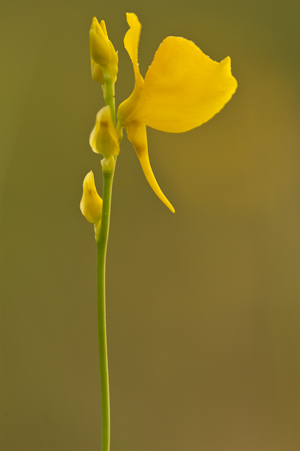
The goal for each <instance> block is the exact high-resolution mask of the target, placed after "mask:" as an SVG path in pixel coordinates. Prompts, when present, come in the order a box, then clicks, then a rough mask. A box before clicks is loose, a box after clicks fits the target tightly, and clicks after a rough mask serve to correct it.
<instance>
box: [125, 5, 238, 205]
mask: <svg viewBox="0 0 300 451" xmlns="http://www.w3.org/2000/svg"><path fill="white" fill-rule="evenodd" d="M127 22H128V25H129V27H130V28H129V30H128V31H127V33H126V35H125V38H124V45H125V48H126V50H127V52H128V54H129V56H130V59H131V61H132V64H133V70H134V76H135V86H134V90H133V92H132V94H131V95H130V96H129V98H128V99H127V100H125V101H124V102H123V103H122V104H121V105H120V106H119V109H118V125H117V130H118V132H119V134H121V133H122V128H123V127H126V130H127V136H128V139H129V141H130V142H131V143H132V144H133V146H134V148H135V150H136V153H137V155H138V158H139V160H140V162H141V165H142V169H143V171H144V174H145V176H146V179H147V180H148V182H149V184H150V186H151V187H152V189H153V190H154V192H155V193H156V194H157V196H158V197H159V198H160V199H161V200H162V202H164V204H165V205H166V206H167V207H168V208H169V209H170V210H171V211H172V212H174V211H175V210H174V208H173V206H172V205H171V204H170V202H169V201H168V200H167V198H166V197H165V196H164V194H163V193H162V191H161V189H160V187H159V185H158V183H157V181H156V179H155V177H154V174H153V172H152V169H151V166H150V162H149V157H148V146H147V134H146V126H147V125H148V126H149V127H152V128H154V129H156V130H161V131H164V132H170V133H181V132H186V131H188V130H191V129H193V128H195V127H199V125H201V124H203V123H205V122H207V121H208V120H209V119H211V118H212V117H213V116H214V115H215V114H216V113H218V112H219V111H220V110H221V109H222V108H223V107H224V105H225V104H226V103H227V102H228V101H229V100H230V99H231V97H232V95H233V94H234V92H235V90H236V88H237V82H236V80H235V78H234V77H233V76H232V74H231V68H230V58H229V57H227V58H225V59H224V60H223V61H221V62H220V63H217V62H215V61H213V60H212V59H210V58H209V57H208V56H206V55H205V54H204V53H203V52H202V51H201V50H200V49H199V48H198V47H197V46H196V45H195V44H194V43H193V42H191V41H188V40H187V39H184V38H180V37H173V36H170V37H168V38H166V39H165V40H164V41H163V42H162V43H161V45H160V47H159V48H158V50H157V52H156V54H155V57H154V60H153V62H152V64H151V66H150V67H149V69H148V71H147V74H146V77H145V80H143V77H142V76H141V74H140V71H139V66H138V45H139V39H140V33H141V24H140V22H139V20H138V18H137V16H136V15H135V14H133V13H127Z"/></svg>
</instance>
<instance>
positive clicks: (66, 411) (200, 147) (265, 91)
mask: <svg viewBox="0 0 300 451" xmlns="http://www.w3.org/2000/svg"><path fill="white" fill-rule="evenodd" d="M299 5H300V4H299V2H298V1H296V0H294V1H293V0H286V1H279V0H277V1H268V0H251V1H250V0H248V1H243V2H242V1H237V0H229V1H222V0H210V1H206V2H199V1H194V0H185V1H183V2H177V3H176V2H175V3H174V2H171V1H170V0H166V1H165V2H162V1H157V0H154V1H152V2H146V1H141V0H140V1H131V0H129V1H128V2H121V1H111V2H100V1H96V0H87V1H78V0H75V1H73V2H71V1H67V0H60V1H58V0H52V1H37V0H28V1H26V2H21V1H14V0H12V1H11V2H6V5H3V6H2V12H1V16H0V47H1V88H0V89H1V130H2V131H1V138H0V140H1V142H0V148H1V151H0V152H1V153H0V157H1V162H0V163H1V164H0V177H1V178H0V182H1V185H0V194H1V268H2V269H1V271H2V272H1V279H2V280H1V316H0V320H1V344H2V346H1V407H0V410H1V437H0V444H1V450H2V451H27V450H28V451H54V450H55V451H95V450H100V393H99V374H98V373H99V370H98V350H97V324H96V298H95V295H96V292H95V290H96V287H95V245H94V238H93V230H92V226H91V225H90V224H88V223H87V222H86V221H85V219H84V218H83V217H82V215H81V213H80V211H79V201H80V198H81V191H82V181H83V178H84V176H85V174H86V173H87V172H88V171H89V170H91V169H92V170H93V171H94V173H95V176H96V183H97V186H98V187H99V192H101V171H100V164H99V157H98V156H97V155H95V154H93V153H92V152H91V150H90V148H89V144H88V136H89V133H90V131H91V129H92V127H93V125H94V120H95V115H96V112H97V111H98V110H99V109H100V107H101V106H103V100H102V95H101V90H100V86H99V85H97V84H96V83H95V82H93V81H92V79H91V76H90V60H89V42H88V30H89V27H90V24H91V20H92V17H93V16H94V15H96V16H97V17H98V18H99V20H100V19H104V20H105V21H106V24H107V28H108V33H109V36H110V39H111V40H112V42H113V43H114V46H115V48H116V49H117V50H118V51H119V57H120V65H119V76H118V83H117V85H116V99H117V104H119V103H120V102H121V101H123V100H124V99H125V98H126V97H127V96H128V95H129V94H130V92H131V90H132V88H133V73H132V65H131V63H130V60H129V57H128V55H127V53H126V51H125V50H124V47H123V37H124V34H125V32H126V30H127V29H128V26H127V24H126V19H125V13H126V11H130V12H135V13H136V14H137V15H138V16H139V19H140V21H141V22H142V25H143V28H142V36H141V43H140V67H141V72H142V74H143V75H145V73H146V70H147V67H148V66H149V65H150V63H151V61H152V58H153V55H154V53H155V50H156V49H157V47H158V45H159V43H160V42H161V41H162V40H163V39H164V38H165V37H166V36H168V35H177V36H184V37H186V38H188V39H191V40H193V41H194V42H195V43H196V44H197V45H199V47H201V49H202V50H203V51H204V52H205V53H206V54H208V55H210V56H211V57H212V58H213V59H215V60H217V61H220V60H222V59H223V58H225V57H226V56H227V55H230V56H231V58H232V70H233V74H234V76H235V77H236V78H237V80H238V83H239V88H238V91H237V93H236V94H235V95H234V97H233V99H232V101H231V102H230V103H229V104H228V105H227V106H226V107H225V109H224V110H223V111H222V112H221V113H220V114H218V115H217V116H216V117H215V118H214V119H213V120H212V121H211V122H209V123H208V124H206V125H203V126H202V127H200V128H199V129H196V130H193V131H191V132H189V133H185V134H179V135H171V134H164V133H161V132H157V131H154V130H149V133H148V135H149V148H150V158H151V161H152V165H153V168H154V172H155V174H156V176H157V179H158V181H159V183H160V185H161V187H162V189H163V191H164V192H165V194H166V195H167V197H168V198H169V199H170V201H171V202H172V203H173V205H174V206H175V208H176V214H175V215H172V214H171V213H170V212H169V211H168V210H167V208H166V207H165V206H164V205H163V204H162V203H161V202H160V201H159V200H158V199H157V198H156V196H155V195H154V194H153V192H152V191H151V189H150V188H149V186H148V184H147V182H146V180H145V179H144V176H143V174H142V171H141V168H140V166H139V162H138V160H137V158H136V156H135V153H134V150H133V148H132V146H131V144H130V143H129V142H128V141H127V138H124V140H123V142H122V147H121V153H120V156H119V159H118V165H117V170H116V178H115V185H114V197H113V211H112V226H111V235H110V243H109V254H108V282H107V285H108V286H107V290H108V306H107V310H108V340H109V361H110V377H111V401H112V447H111V449H112V451H117V450H118V451H171V450H172V451H174V450H184V451H198V450H205V451H254V450H255V451H299V449H300V428H299V424H300V388H299V381H300V280H299V273H300V271H299V270H300V265H299V263H300V182H299V180H300V166H299V162H300V161H299V160H300V159H299V141H300V128H299V119H300V108H299V68H300V63H299V50H300V48H299V47H300V46H299V42H300V31H299V30H300V29H299V13H300V6H299Z"/></svg>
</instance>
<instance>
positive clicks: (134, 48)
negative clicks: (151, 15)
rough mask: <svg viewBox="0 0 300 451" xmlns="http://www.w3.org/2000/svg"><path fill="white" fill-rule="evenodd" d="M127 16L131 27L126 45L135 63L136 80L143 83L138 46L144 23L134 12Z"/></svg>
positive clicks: (126, 37)
mask: <svg viewBox="0 0 300 451" xmlns="http://www.w3.org/2000/svg"><path fill="white" fill-rule="evenodd" d="M126 18H127V23H128V25H129V27H130V28H129V30H128V31H127V33H126V34H125V37H124V46H125V49H126V50H127V52H128V55H129V56H130V59H131V61H132V64H133V70H134V76H135V82H136V83H138V84H141V85H143V81H144V80H143V77H142V76H141V74H140V70H139V64H138V47H139V42H140V34H141V28H142V25H141V24H140V22H139V19H138V18H137V16H136V15H135V14H134V13H127V14H126Z"/></svg>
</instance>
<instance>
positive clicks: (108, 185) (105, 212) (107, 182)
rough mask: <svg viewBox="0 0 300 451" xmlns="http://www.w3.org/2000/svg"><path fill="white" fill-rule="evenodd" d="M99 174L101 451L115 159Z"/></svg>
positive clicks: (105, 425)
mask: <svg viewBox="0 0 300 451" xmlns="http://www.w3.org/2000/svg"><path fill="white" fill-rule="evenodd" d="M102 172H103V208H102V220H101V228H100V234H99V239H98V240H97V300H98V338H99V362H100V380H101V410H102V447H101V449H102V451H109V449H110V394H109V374H108V358H107V332H106V300H105V273H106V252H107V243H108V235H109V224H110V211H111V197H112V186H113V178H114V172H115V157H111V158H110V159H109V161H107V159H103V160H102Z"/></svg>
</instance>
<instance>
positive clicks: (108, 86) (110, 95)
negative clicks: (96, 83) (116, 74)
mask: <svg viewBox="0 0 300 451" xmlns="http://www.w3.org/2000/svg"><path fill="white" fill-rule="evenodd" d="M102 89H103V97H104V100H105V103H106V105H109V106H110V111H111V117H112V120H113V123H114V124H115V123H116V113H115V83H114V82H113V81H112V80H111V78H108V79H107V80H105V84H103V85H102Z"/></svg>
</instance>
